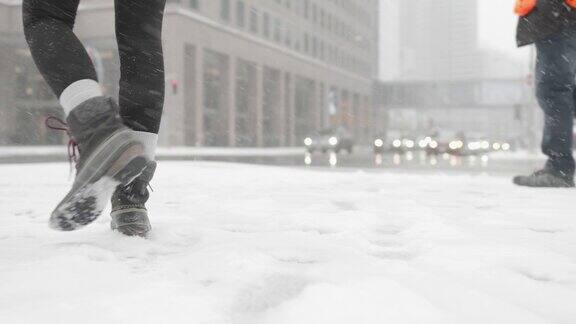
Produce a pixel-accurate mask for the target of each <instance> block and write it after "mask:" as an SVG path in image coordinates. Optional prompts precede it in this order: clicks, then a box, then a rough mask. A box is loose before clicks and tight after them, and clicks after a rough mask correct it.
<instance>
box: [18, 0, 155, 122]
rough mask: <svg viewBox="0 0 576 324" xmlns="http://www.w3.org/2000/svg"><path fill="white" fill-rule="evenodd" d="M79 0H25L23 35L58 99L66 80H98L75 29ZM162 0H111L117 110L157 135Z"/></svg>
mask: <svg viewBox="0 0 576 324" xmlns="http://www.w3.org/2000/svg"><path fill="white" fill-rule="evenodd" d="M79 1H80V0H24V3H23V17H24V33H25V35H26V40H27V42H28V45H29V46H30V51H31V52H32V57H33V58H34V61H35V62H36V65H37V66H38V69H39V70H40V72H41V73H42V75H43V76H44V78H45V79H46V81H47V82H48V84H49V85H50V87H51V88H52V90H53V91H54V93H55V94H56V95H57V96H58V97H60V95H61V94H62V92H63V91H64V89H66V87H68V86H69V85H70V84H72V83H74V82H76V81H78V80H83V79H91V80H96V81H97V76H96V71H95V69H94V66H93V64H92V62H91V60H90V58H89V56H88V54H87V53H86V50H85V48H84V46H83V45H82V43H81V42H80V41H79V40H78V38H77V37H76V35H74V32H73V30H72V29H73V27H74V20H75V18H76V11H77V9H78V3H79ZM165 3H166V0H115V9H116V39H117V41H118V48H119V52H120V65H121V77H120V94H119V97H120V100H119V101H120V102H119V104H120V114H121V116H122V118H123V119H124V121H125V123H126V124H127V125H128V126H130V127H131V128H133V129H135V130H138V131H147V132H152V133H158V129H159V128H160V119H161V117H162V109H163V103H164V61H163V55H162V42H161V34H162V19H163V16H164V6H165Z"/></svg>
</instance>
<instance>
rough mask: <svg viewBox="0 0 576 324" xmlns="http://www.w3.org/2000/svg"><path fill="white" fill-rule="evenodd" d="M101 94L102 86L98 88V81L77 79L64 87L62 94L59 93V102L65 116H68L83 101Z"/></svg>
mask: <svg viewBox="0 0 576 324" xmlns="http://www.w3.org/2000/svg"><path fill="white" fill-rule="evenodd" d="M103 95H104V94H103V93H102V88H100V85H99V84H98V82H96V81H94V80H90V79H84V80H79V81H76V82H74V83H72V84H71V85H69V86H68V87H67V88H66V89H64V91H63V92H62V95H60V104H61V105H62V107H63V108H64V112H65V113H66V116H68V114H69V113H70V112H71V111H72V109H74V108H76V107H78V106H79V105H80V104H81V103H83V102H84V101H86V100H89V99H92V98H95V97H101V96H103Z"/></svg>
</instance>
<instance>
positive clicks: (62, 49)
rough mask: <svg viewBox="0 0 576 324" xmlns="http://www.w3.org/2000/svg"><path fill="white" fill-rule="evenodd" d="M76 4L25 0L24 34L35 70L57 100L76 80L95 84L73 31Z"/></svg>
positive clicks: (59, 0)
mask: <svg viewBox="0 0 576 324" xmlns="http://www.w3.org/2000/svg"><path fill="white" fill-rule="evenodd" d="M78 1H79V0H56V1H53V0H24V2H23V4H22V11H23V12H22V13H23V19H24V34H25V36H26V41H27V42H28V45H29V46H30V51H31V52H32V57H33V58H34V61H35V62H36V66H37V67H38V69H39V70H40V72H41V73H42V75H43V76H44V78H45V79H46V82H48V84H49V85H50V87H51V88H52V90H53V91H54V93H55V94H56V96H58V97H60V95H61V94H62V92H63V91H64V89H66V87H68V86H69V85H71V84H72V83H74V82H76V81H78V80H85V79H90V80H97V77H96V71H95V69H94V66H93V65H92V61H91V60H90V57H89V56H88V54H87V53H86V50H85V49H84V46H83V45H82V43H80V41H79V40H78V38H77V37H76V35H74V33H73V31H72V28H73V27H74V20H75V18H76V10H77V8H78Z"/></svg>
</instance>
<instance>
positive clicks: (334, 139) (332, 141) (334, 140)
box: [328, 136, 338, 146]
mask: <svg viewBox="0 0 576 324" xmlns="http://www.w3.org/2000/svg"><path fill="white" fill-rule="evenodd" d="M328 144H330V145H332V146H336V145H338V138H337V137H334V136H332V137H330V139H329V140H328Z"/></svg>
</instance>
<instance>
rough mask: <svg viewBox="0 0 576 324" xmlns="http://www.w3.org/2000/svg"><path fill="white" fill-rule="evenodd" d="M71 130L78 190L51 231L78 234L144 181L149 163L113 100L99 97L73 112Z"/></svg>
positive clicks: (58, 209) (52, 221)
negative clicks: (121, 190) (125, 189)
mask: <svg viewBox="0 0 576 324" xmlns="http://www.w3.org/2000/svg"><path fill="white" fill-rule="evenodd" d="M67 122H68V128H69V130H70V133H71V135H72V136H73V137H74V140H75V141H76V143H78V147H79V152H80V158H79V160H78V163H77V166H76V177H75V180H74V184H73V185H72V189H71V190H70V192H69V193H68V194H67V195H66V197H65V198H64V199H63V200H62V201H61V202H60V203H59V204H58V206H57V207H56V209H55V210H54V211H53V212H52V215H51V217H50V226H51V227H52V228H54V229H57V230H62V231H73V230H76V229H79V228H81V227H83V226H86V225H88V224H90V223H92V222H93V221H94V220H95V219H96V218H98V216H100V214H101V213H102V211H103V210H104V208H105V207H106V205H107V204H108V201H109V200H110V197H111V196H112V193H113V191H114V189H115V188H116V187H117V186H118V185H127V184H129V183H130V182H132V180H134V179H135V178H136V177H138V176H139V175H140V174H141V173H142V171H143V170H144V168H145V167H146V165H147V163H148V161H149V160H148V158H147V157H146V155H145V153H144V152H145V147H144V146H145V144H144V143H143V142H142V141H141V140H140V139H139V138H138V136H137V134H136V132H135V131H133V130H131V129H129V128H128V127H126V126H125V125H124V124H123V123H122V119H121V118H120V116H119V114H118V106H117V105H116V103H115V102H114V101H113V100H112V99H111V98H106V97H95V98H92V99H90V100H87V101H85V102H84V103H82V104H80V105H79V106H78V107H76V108H75V109H73V110H72V111H71V112H70V114H69V116H68V118H67Z"/></svg>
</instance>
